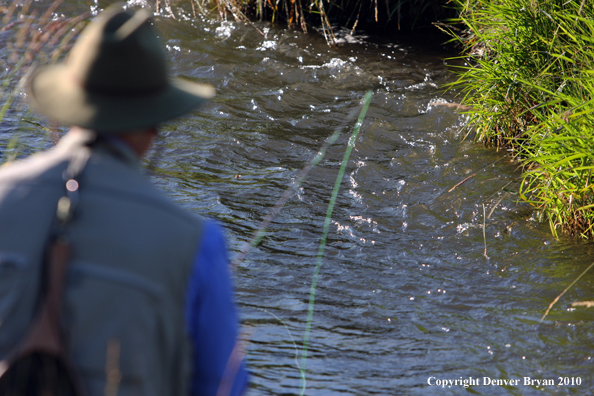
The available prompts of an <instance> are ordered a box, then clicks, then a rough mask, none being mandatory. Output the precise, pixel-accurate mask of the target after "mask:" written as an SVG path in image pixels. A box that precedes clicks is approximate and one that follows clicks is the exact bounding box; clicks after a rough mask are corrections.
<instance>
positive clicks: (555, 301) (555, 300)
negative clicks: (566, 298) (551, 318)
mask: <svg viewBox="0 0 594 396" xmlns="http://www.w3.org/2000/svg"><path fill="white" fill-rule="evenodd" d="M592 267H594V263H592V264H590V265H589V266H588V268H586V269H585V270H584V272H582V273H581V274H580V276H578V277H577V278H575V280H574V281H573V282H571V283H570V284H569V286H567V287H566V288H565V290H563V291H562V292H561V294H559V295H558V296H557V297H555V299H554V300H553V301H552V302H551V303H550V304H549V306H548V307H547V310H546V311H545V313H544V315H542V318H540V322H541V323H542V321H543V320H544V318H546V317H547V315H548V314H549V311H550V310H551V308H553V306H554V305H555V304H556V303H557V301H559V299H560V298H561V297H563V295H564V294H565V293H566V292H567V291H568V290H569V289H571V287H572V286H573V285H575V284H576V282H577V281H579V280H580V279H581V277H582V276H584V275H585V274H586V272H588V271H590V269H591V268H592Z"/></svg>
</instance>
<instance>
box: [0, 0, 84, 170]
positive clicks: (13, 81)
mask: <svg viewBox="0 0 594 396" xmlns="http://www.w3.org/2000/svg"><path fill="white" fill-rule="evenodd" d="M62 2H63V0H56V1H54V2H53V3H51V4H50V6H49V7H47V6H40V5H38V4H35V2H34V1H33V0H25V1H12V2H10V3H9V4H7V5H4V6H3V5H0V21H1V25H0V26H2V27H0V34H1V38H0V40H2V42H1V44H2V45H1V46H0V70H3V71H4V73H3V74H2V75H0V122H2V121H3V120H4V118H5V117H6V116H7V114H11V115H12V117H13V121H14V122H13V123H12V127H13V128H14V130H13V133H12V135H11V138H10V140H9V142H8V143H7V145H6V146H5V147H4V148H3V149H2V150H1V155H0V158H1V160H0V163H4V162H7V161H10V160H12V159H14V158H15V157H16V156H17V155H18V154H19V148H20V138H21V134H20V133H21V131H22V130H23V129H25V128H24V124H23V123H22V122H28V123H29V124H33V125H37V126H38V127H39V125H38V124H37V123H35V122H31V121H29V120H27V119H26V118H27V114H28V111H29V110H28V107H27V106H26V104H25V102H24V100H23V99H24V98H25V95H23V94H24V92H25V85H26V83H27V79H28V77H29V76H30V74H31V72H32V71H33V70H34V68H35V67H39V66H43V65H47V64H51V63H54V62H56V61H57V60H58V59H60V58H61V57H62V56H63V55H64V54H65V53H66V52H67V51H68V50H69V49H70V46H71V45H72V42H73V39H74V37H76V35H77V34H78V32H80V30H81V29H82V28H83V27H84V26H85V25H86V23H87V20H88V18H89V17H90V13H88V12H85V13H82V14H80V15H76V16H73V17H63V16H62V17H57V18H56V15H55V13H56V11H57V10H58V7H59V6H60V5H61V3H62ZM40 129H41V130H44V129H45V130H46V131H47V128H44V127H41V128H40ZM44 133H45V132H44ZM38 148H41V147H38Z"/></svg>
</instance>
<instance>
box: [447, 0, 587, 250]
mask: <svg viewBox="0 0 594 396" xmlns="http://www.w3.org/2000/svg"><path fill="white" fill-rule="evenodd" d="M454 1H455V2H456V4H457V5H458V6H459V7H460V8H461V10H462V11H461V14H460V17H459V19H458V20H457V21H455V22H459V23H461V24H462V26H465V27H464V28H463V30H462V31H454V30H452V31H451V32H452V34H454V35H455V36H456V39H457V40H459V42H461V43H462V44H463V46H464V51H465V61H466V62H467V63H466V66H463V67H461V69H459V72H460V78H459V80H458V81H457V83H455V84H454V87H455V88H459V89H460V90H461V91H462V92H463V94H464V97H463V99H462V102H463V103H464V104H466V105H469V106H471V107H472V110H470V111H469V112H468V113H469V116H470V122H469V124H468V133H474V134H475V136H476V139H477V140H480V141H482V142H485V143H486V144H488V145H492V146H495V147H497V148H498V149H506V150H509V151H510V152H511V153H512V155H513V156H514V157H515V158H516V159H517V160H518V161H520V163H521V164H522V166H523V169H524V180H523V183H522V186H521V188H520V191H519V193H520V196H521V197H522V198H523V199H524V200H526V201H527V202H529V203H531V204H532V205H534V207H535V208H537V210H538V212H537V213H538V216H539V218H540V219H541V220H544V221H548V222H549V224H550V228H551V231H552V233H553V234H554V235H555V236H557V235H558V234H559V233H564V234H569V235H573V236H576V237H582V238H593V237H594V224H593V221H594V198H593V194H592V190H593V188H594V186H593V180H592V179H591V177H592V169H593V168H594V154H593V153H592V149H593V148H594V102H593V96H592V92H594V78H593V77H594V51H593V49H594V48H593V47H594V3H593V2H588V1H585V0H574V1H568V0H562V1H561V0H546V1H544V0H488V1H477V0H468V1H467V0H454Z"/></svg>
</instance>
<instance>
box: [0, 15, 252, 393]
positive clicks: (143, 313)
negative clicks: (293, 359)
mask: <svg viewBox="0 0 594 396" xmlns="http://www.w3.org/2000/svg"><path fill="white" fill-rule="evenodd" d="M150 17H151V14H150V13H149V12H148V11H146V10H139V11H137V12H132V11H129V10H124V9H122V8H121V7H115V8H108V9H107V10H106V11H104V12H103V13H101V14H100V15H99V16H97V18H96V20H95V21H93V22H92V23H91V24H89V26H88V27H87V28H86V30H85V31H83V32H82V33H81V35H80V38H79V39H78V41H77V43H76V44H75V45H74V47H73V49H72V51H71V53H70V54H69V57H68V59H67V60H66V62H65V63H63V64H59V65H54V66H50V67H47V68H43V69H41V70H39V71H38V72H36V73H35V74H34V75H33V76H32V78H31V80H30V84H29V96H30V99H31V100H32V103H33V105H34V107H35V108H37V109H38V110H39V111H41V112H43V113H45V114H46V115H47V116H49V117H50V118H51V119H53V120H55V121H56V122H59V123H61V124H64V125H68V126H70V127H71V129H70V130H69V131H68V132H67V133H66V134H65V135H64V137H63V138H62V139H61V140H60V142H59V143H58V144H57V145H56V147H54V148H53V149H51V150H48V151H46V152H43V153H39V154H36V155H33V156H32V157H30V158H27V159H24V160H22V161H17V162H15V163H12V164H10V165H8V166H5V167H3V168H2V169H1V170H0V360H2V359H5V358H6V356H7V354H8V353H9V351H10V350H11V348H12V347H13V346H14V345H15V344H18V342H19V340H20V339H21V338H23V334H24V333H25V332H26V330H27V327H28V325H29V323H30V322H31V321H32V318H33V317H34V315H35V310H36V304H37V301H38V296H39V295H40V290H39V287H40V286H39V285H40V280H41V277H42V271H41V268H42V262H43V261H44V255H45V253H44V251H45V250H46V248H47V241H48V234H49V233H50V230H52V227H53V225H54V223H55V222H56V213H57V209H56V208H57V207H58V213H62V212H60V210H62V209H63V208H62V209H60V208H59V204H58V203H59V201H60V205H61V204H62V201H61V197H63V196H64V191H65V190H66V189H67V190H68V191H76V192H77V194H78V199H77V205H76V210H75V212H74V214H73V216H72V218H71V219H70V221H69V222H68V228H67V236H68V240H69V243H70V247H71V254H70V259H69V260H68V278H67V285H66V287H65V288H64V289H65V290H64V298H63V301H62V313H61V317H60V319H61V322H62V327H63V329H64V334H65V337H64V338H65V339H66V343H67V346H68V350H69V351H70V355H71V360H72V362H73V365H74V366H75V368H76V369H77V372H78V373H79V375H80V378H81V380H82V381H81V382H82V383H83V385H84V388H85V390H86V393H87V394H88V395H89V396H99V395H105V394H107V393H106V392H107V391H106V389H112V390H113V389H114V388H115V389H116V392H115V393H113V394H117V395H120V396H126V395H141V396H152V395H154V396H168V395H171V396H178V395H184V394H190V395H216V394H217V392H219V393H218V394H225V395H240V394H242V393H243V392H244V391H245V389H246V388H247V383H248V379H247V377H248V376H247V372H246V370H245V367H244V364H243V361H242V358H241V353H239V349H240V348H238V347H237V337H238V329H237V327H238V322H237V314H236V308H235V305H234V302H233V297H232V285H231V280H230V276H229V273H228V259H227V250H226V247H225V241H224V237H223V232H222V230H221V228H220V226H218V225H217V224H216V223H214V222H213V221H209V220H199V219H198V218H195V217H193V216H192V215H191V214H189V213H186V212H185V211H184V210H182V209H181V208H179V207H178V206H176V205H175V204H173V203H171V202H170V201H169V200H168V199H167V198H165V197H164V196H163V194H161V193H160V192H159V191H157V190H156V188H155V187H154V186H153V185H152V184H151V182H150V180H149V179H148V178H147V177H146V176H144V175H143V174H142V172H141V169H140V159H141V158H142V157H143V156H144V155H145V154H146V153H147V150H148V149H149V147H150V146H151V143H152V142H153V140H154V138H155V136H156V135H157V134H158V129H157V126H158V125H159V124H161V123H162V122H164V121H167V120H169V119H171V118H174V117H177V116H180V115H182V114H184V113H187V112H188V111H190V110H192V109H194V108H196V107H197V106H199V105H200V104H201V103H203V102H204V101H205V100H206V99H208V98H211V97H212V96H213V95H214V89H213V88H212V87H211V86H208V85H200V84H195V83H189V82H172V81H170V80H169V79H168V77H167V65H166V55H165V52H164V50H163V49H162V46H161V44H160V42H159V40H158V38H157V35H156V33H155V31H154V29H153V27H152V22H151V19H150ZM72 164H75V166H74V168H76V166H78V170H77V172H78V173H77V178H76V180H75V179H71V180H68V181H67V184H64V180H65V176H66V175H67V173H68V172H70V169H71V168H72V166H73V165H72ZM72 180H75V182H76V185H72V184H71V185H70V186H69V185H68V183H71V182H72ZM65 186H66V187H65ZM68 202H70V201H68ZM62 206H64V205H62ZM58 217H59V216H58ZM114 373H116V375H113V374H114ZM110 387H111V388H110Z"/></svg>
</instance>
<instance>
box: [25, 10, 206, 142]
mask: <svg viewBox="0 0 594 396" xmlns="http://www.w3.org/2000/svg"><path fill="white" fill-rule="evenodd" d="M151 16H152V14H151V13H150V12H149V11H147V10H145V9H141V10H139V11H136V12H133V11H129V10H124V9H123V8H122V7H110V8H108V9H107V10H105V11H104V12H102V13H101V14H99V15H98V16H97V18H96V19H95V20H94V21H93V22H91V23H90V24H89V25H88V26H87V28H86V29H85V30H83V32H82V33H81V35H80V37H79V39H78V40H77V42H76V43H75V45H74V47H73V48H72V51H71V52H70V54H69V56H68V57H67V59H66V62H64V63H62V64H58V65H53V66H49V67H45V68H41V69H39V70H38V71H37V72H35V74H34V75H33V76H32V78H31V79H30V82H29V94H30V97H31V100H32V103H33V105H34V106H35V107H36V108H37V109H38V110H39V111H41V112H42V113H44V114H46V115H47V116H49V117H50V118H51V119H52V120H54V121H56V122H58V123H60V124H63V125H67V126H77V127H80V128H84V129H88V130H93V131H95V132H97V133H101V134H112V135H120V136H123V135H126V134H129V133H134V132H138V131H143V130H154V128H155V127H156V126H157V125H159V124H160V123H162V122H164V121H167V120H169V119H172V118H175V117H178V116H180V115H182V114H184V113H187V112H188V111H190V110H192V109H194V108H196V107H197V106H199V105H200V104H201V103H203V102H204V101H205V100H206V99H209V98H212V97H213V96H214V89H213V87H211V86H210V85H205V84H196V83H191V82H187V81H171V80H170V79H169V77H168V68H167V60H166V53H165V51H164V50H163V47H162V45H161V43H160V41H159V39H158V37H157V34H156V32H155V30H154V29H153V26H152V21H151Z"/></svg>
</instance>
